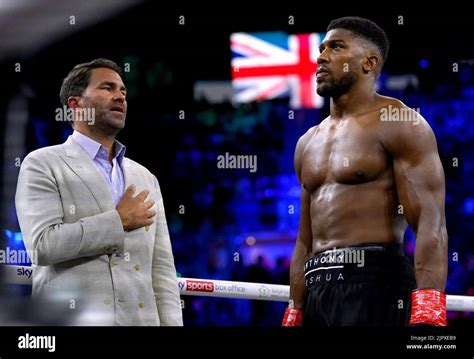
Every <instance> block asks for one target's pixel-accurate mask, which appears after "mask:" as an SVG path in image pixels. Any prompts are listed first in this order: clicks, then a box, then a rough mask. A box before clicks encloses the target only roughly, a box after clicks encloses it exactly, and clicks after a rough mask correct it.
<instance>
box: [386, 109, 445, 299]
mask: <svg viewBox="0 0 474 359" xmlns="http://www.w3.org/2000/svg"><path fill="white" fill-rule="evenodd" d="M413 114H414V116H417V117H416V120H415V121H412V122H398V123H391V124H389V123H385V124H384V127H387V128H386V129H387V131H385V132H384V134H385V136H384V141H383V145H384V147H386V148H387V149H388V150H389V152H390V153H391V155H392V157H393V167H394V176H395V181H396V189H397V193H398V198H399V202H400V204H401V205H402V206H403V214H404V215H405V218H406V220H407V221H408V223H409V224H410V226H411V228H412V229H413V231H414V233H415V235H416V249H415V261H414V262H415V275H416V282H417V286H418V288H433V289H437V290H439V291H444V290H445V286H446V277H447V268H448V254H447V244H448V235H447V231H446V219H445V214H444V202H445V180H444V172H443V167H442V165H441V161H440V158H439V155H438V149H437V145H436V138H435V136H434V133H433V131H432V130H431V128H430V126H429V124H428V123H427V122H426V121H425V119H423V118H422V117H421V116H420V115H417V114H416V113H415V112H413Z"/></svg>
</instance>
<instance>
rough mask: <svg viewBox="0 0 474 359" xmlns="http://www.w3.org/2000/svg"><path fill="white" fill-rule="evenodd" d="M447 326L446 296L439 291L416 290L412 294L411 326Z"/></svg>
mask: <svg viewBox="0 0 474 359" xmlns="http://www.w3.org/2000/svg"><path fill="white" fill-rule="evenodd" d="M418 324H425V325H434V326H439V327H445V326H447V325H448V324H447V322H446V294H444V292H442V291H440V290H437V289H415V290H414V291H413V292H412V294H411V317H410V323H409V325H418Z"/></svg>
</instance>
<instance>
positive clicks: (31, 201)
mask: <svg viewBox="0 0 474 359" xmlns="http://www.w3.org/2000/svg"><path fill="white" fill-rule="evenodd" d="M122 168H123V173H124V179H125V188H127V187H128V186H129V185H131V184H135V186H136V192H135V195H136V194H138V193H139V192H141V191H142V190H145V189H148V190H150V194H149V196H148V198H149V199H152V200H154V201H155V202H156V203H155V205H154V207H153V208H152V209H153V210H155V211H156V212H157V214H156V216H155V217H154V220H155V222H154V224H153V225H151V226H150V227H149V230H148V231H147V230H146V228H145V227H142V228H139V229H136V230H133V231H129V232H125V231H124V230H123V227H122V222H121V220H120V217H119V214H118V212H117V211H116V210H115V206H114V203H113V200H112V196H111V194H110V191H109V189H108V187H107V185H106V183H105V181H104V179H103V178H102V175H101V174H100V173H99V170H98V169H97V168H96V166H95V165H94V163H93V161H92V160H91V159H90V157H89V156H88V155H87V154H86V153H85V152H84V151H83V150H82V148H81V147H80V146H79V145H78V144H77V143H76V142H75V141H74V140H73V139H72V138H71V137H69V139H68V140H67V141H66V142H65V143H64V144H62V145H57V146H51V147H45V148H41V149H39V150H36V151H33V152H31V153H30V154H29V155H28V156H27V157H26V158H25V159H24V160H23V163H22V165H21V169H20V174H19V177H18V186H17V192H16V210H17V216H18V221H19V223H20V228H21V231H22V234H23V240H24V242H25V246H26V249H27V251H28V254H29V255H30V258H31V259H32V262H33V267H34V274H33V295H39V294H41V295H44V296H46V297H48V298H50V299H52V300H54V301H55V303H56V304H59V305H63V306H64V308H65V310H66V312H68V311H70V313H71V318H73V319H72V324H73V325H175V326H178V325H182V310H181V306H180V297H179V290H178V285H177V278H176V269H175V265H174V259H173V253H172V248H171V242H170V238H169V234H168V227H167V224H166V218H165V210H164V206H163V198H162V196H161V191H160V186H159V184H158V181H157V179H156V177H155V176H154V175H153V174H151V173H150V172H149V171H148V170H147V169H146V168H145V167H143V166H141V165H139V164H138V163H136V162H134V161H132V160H130V159H128V158H126V157H125V158H124V159H123V162H122Z"/></svg>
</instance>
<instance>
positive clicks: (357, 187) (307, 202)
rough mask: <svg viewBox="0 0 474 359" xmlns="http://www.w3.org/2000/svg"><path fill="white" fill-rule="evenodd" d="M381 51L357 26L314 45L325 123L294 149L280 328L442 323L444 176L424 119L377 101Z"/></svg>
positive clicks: (339, 25) (337, 29) (377, 39)
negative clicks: (408, 238) (290, 237)
mask: <svg viewBox="0 0 474 359" xmlns="http://www.w3.org/2000/svg"><path fill="white" fill-rule="evenodd" d="M388 47H389V41H388V39H387V37H386V35H385V33H384V31H383V30H382V29H381V28H380V27H379V26H377V25H376V24H375V23H373V22H371V21H369V20H366V19H362V18H357V17H346V18H341V19H337V20H333V21H332V22H331V23H330V24H329V26H328V28H327V34H326V37H325V39H324V40H323V41H322V43H321V46H320V55H319V57H318V69H317V73H316V74H317V75H316V81H317V92H318V94H319V95H321V96H324V97H330V98H331V104H330V115H329V117H327V118H326V119H325V120H323V121H322V122H321V123H320V124H319V125H318V126H315V127H312V128H310V129H309V130H308V131H307V132H306V133H305V134H304V135H303V136H302V137H301V138H300V139H299V141H298V143H297V145H296V151H295V170H296V174H297V177H298V180H299V182H300V184H301V187H302V192H301V208H300V224H299V233H298V238H297V241H296V244H295V249H294V252H293V256H292V260H291V268H290V305H289V307H288V308H287V310H286V312H285V317H284V319H283V323H282V325H283V326H298V325H302V324H303V325H308V326H320V327H321V326H322V327H325V326H404V325H407V324H409V325H435V326H445V325H446V297H445V293H444V290H445V285H446V277H447V239H448V236H447V231H446V221H445V214H444V202H445V182H444V173H443V168H442V165H441V161H440V159H439V155H438V150H437V145H436V139H435V136H434V134H433V131H432V130H431V128H430V126H429V124H428V123H427V122H426V121H425V119H423V118H422V117H421V116H420V115H419V113H417V111H415V110H412V109H409V108H408V107H406V106H405V105H404V104H403V103H402V102H401V101H399V100H397V99H394V98H389V97H384V96H381V95H379V94H377V93H376V92H375V81H376V79H377V76H378V74H379V73H380V70H381V68H382V66H383V64H384V62H385V60H386V57H387V52H388ZM408 224H409V225H410V226H411V228H412V229H413V232H414V233H415V235H416V250H415V258H414V268H413V266H412V265H411V263H410V262H409V261H408V260H407V258H406V257H405V256H404V254H403V250H402V248H403V247H402V245H403V236H404V233H405V230H406V228H407V225H408Z"/></svg>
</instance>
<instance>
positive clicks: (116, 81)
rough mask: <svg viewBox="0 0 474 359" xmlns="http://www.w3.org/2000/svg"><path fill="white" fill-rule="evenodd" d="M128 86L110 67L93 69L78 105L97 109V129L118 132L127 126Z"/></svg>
mask: <svg viewBox="0 0 474 359" xmlns="http://www.w3.org/2000/svg"><path fill="white" fill-rule="evenodd" d="M126 93H127V92H126V88H125V85H124V84H123V81H122V78H121V77H120V75H119V74H118V73H117V72H115V71H114V70H112V69H109V68H97V69H92V70H91V73H90V79H89V85H88V86H87V88H86V89H85V90H84V92H83V93H82V96H81V97H80V100H79V101H78V105H79V106H80V107H85V108H94V109H95V123H94V125H93V126H94V127H96V129H99V128H100V129H102V130H105V131H111V132H114V131H115V132H118V131H120V130H121V129H122V128H124V126H125V117H126V115H127V100H126Z"/></svg>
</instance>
